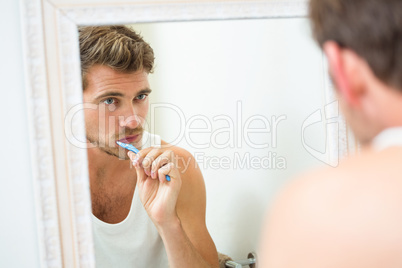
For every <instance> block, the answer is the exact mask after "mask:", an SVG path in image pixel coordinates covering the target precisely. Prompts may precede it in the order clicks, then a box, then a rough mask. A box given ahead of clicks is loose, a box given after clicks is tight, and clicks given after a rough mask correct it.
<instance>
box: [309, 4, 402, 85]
mask: <svg viewBox="0 0 402 268" xmlns="http://www.w3.org/2000/svg"><path fill="white" fill-rule="evenodd" d="M310 18H311V23H312V29H313V34H314V36H315V38H316V40H317V41H318V43H319V44H320V46H323V44H324V43H325V42H326V41H335V42H336V43H338V45H340V46H341V47H345V48H349V49H351V50H353V51H354V52H355V53H357V54H358V55H359V56H360V57H362V58H363V59H364V60H365V61H366V62H367V63H368V65H369V66H370V68H371V69H372V71H373V72H374V74H375V75H376V76H377V78H379V79H380V80H381V81H383V82H384V83H385V84H387V85H389V86H391V87H393V88H396V89H399V90H400V91H401V92H402V75H401V74H402V0H311V1H310Z"/></svg>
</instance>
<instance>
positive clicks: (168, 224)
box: [155, 215, 181, 237]
mask: <svg viewBox="0 0 402 268" xmlns="http://www.w3.org/2000/svg"><path fill="white" fill-rule="evenodd" d="M155 225H156V228H157V229H158V232H159V234H160V235H161V236H162V237H164V236H165V235H166V234H172V233H175V232H176V231H178V230H180V229H181V221H180V219H179V217H178V216H177V215H176V216H175V217H172V218H171V219H169V220H165V221H161V222H156V223H155Z"/></svg>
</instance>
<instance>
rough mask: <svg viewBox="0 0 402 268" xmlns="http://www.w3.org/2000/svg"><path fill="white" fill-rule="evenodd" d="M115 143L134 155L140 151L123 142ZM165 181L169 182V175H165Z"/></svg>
mask: <svg viewBox="0 0 402 268" xmlns="http://www.w3.org/2000/svg"><path fill="white" fill-rule="evenodd" d="M116 143H117V144H118V145H119V146H121V147H123V148H124V149H127V150H129V151H131V152H133V153H135V154H138V152H139V151H140V150H138V149H137V148H135V147H134V146H133V145H131V144H128V143H124V142H121V141H116ZM166 180H167V181H170V176H169V175H166Z"/></svg>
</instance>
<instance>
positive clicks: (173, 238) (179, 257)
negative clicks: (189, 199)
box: [158, 218, 218, 268]
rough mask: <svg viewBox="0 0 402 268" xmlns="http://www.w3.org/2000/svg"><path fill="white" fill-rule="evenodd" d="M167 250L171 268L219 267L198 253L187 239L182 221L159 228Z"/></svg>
mask: <svg viewBox="0 0 402 268" xmlns="http://www.w3.org/2000/svg"><path fill="white" fill-rule="evenodd" d="M158 230H159V234H160V235H161V237H162V240H163V243H164V245H165V248H166V253H167V256H168V259H169V267H172V268H181V267H194V268H207V267H208V268H211V267H218V266H215V265H211V264H209V263H208V262H207V261H206V260H205V259H204V258H203V257H202V256H201V255H200V253H198V252H197V249H196V248H195V247H194V246H193V244H192V243H191V241H190V239H189V238H188V237H187V235H186V233H185V231H184V229H183V227H182V225H181V223H180V220H179V219H178V218H177V221H174V222H173V223H169V224H165V225H163V226H161V227H159V228H158Z"/></svg>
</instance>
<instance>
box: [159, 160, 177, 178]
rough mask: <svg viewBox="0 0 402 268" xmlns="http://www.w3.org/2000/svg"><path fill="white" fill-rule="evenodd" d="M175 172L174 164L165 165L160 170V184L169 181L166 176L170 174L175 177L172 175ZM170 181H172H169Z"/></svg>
mask: <svg viewBox="0 0 402 268" xmlns="http://www.w3.org/2000/svg"><path fill="white" fill-rule="evenodd" d="M173 170H175V165H174V164H173V163H168V164H166V165H164V166H163V167H161V168H159V169H158V179H159V181H160V182H164V181H167V179H166V176H167V175H168V174H169V175H170V176H173V175H172V174H171V173H173V172H172V171H173ZM169 181H170V180H169Z"/></svg>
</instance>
